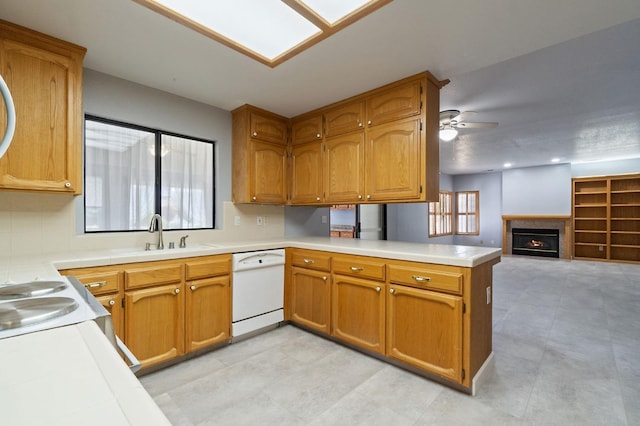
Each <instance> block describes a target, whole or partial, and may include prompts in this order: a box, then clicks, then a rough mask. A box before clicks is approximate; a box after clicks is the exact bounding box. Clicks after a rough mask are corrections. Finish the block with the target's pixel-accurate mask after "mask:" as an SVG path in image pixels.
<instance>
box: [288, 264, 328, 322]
mask: <svg viewBox="0 0 640 426" xmlns="http://www.w3.org/2000/svg"><path fill="white" fill-rule="evenodd" d="M291 275H292V276H291V320H292V321H293V322H296V323H298V324H301V325H304V326H307V327H309V328H312V329H314V330H317V331H321V332H323V333H326V334H329V333H330V331H331V330H330V328H329V327H330V313H331V286H330V284H329V276H328V274H327V273H325V272H321V271H312V270H309V269H304V268H297V267H292V268H291Z"/></svg>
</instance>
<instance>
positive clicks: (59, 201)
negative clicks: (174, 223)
mask: <svg viewBox="0 0 640 426" xmlns="http://www.w3.org/2000/svg"><path fill="white" fill-rule="evenodd" d="M76 210H77V209H76V199H74V198H72V197H71V196H67V195H55V194H32V193H26V192H0V256H24V255H29V254H43V253H54V252H72V251H77V250H82V251H86V250H100V249H112V248H132V247H140V248H143V247H144V245H145V243H147V242H150V243H154V242H155V239H156V235H155V234H153V235H152V234H150V233H148V232H119V233H105V234H78V231H77V228H82V226H80V227H78V226H76V220H82V219H81V218H76V216H77V212H76ZM216 213H217V215H222V222H221V223H222V229H214V230H188V231H187V230H185V231H165V232H164V242H165V246H168V243H169V242H172V241H173V242H175V243H176V246H177V245H178V241H179V239H180V237H181V236H183V235H187V234H188V235H189V238H188V239H187V245H189V244H199V243H200V244H201V243H215V242H223V241H234V242H235V241H255V240H263V239H278V238H283V237H284V208H283V207H282V206H264V205H234V204H233V203H231V202H224V203H223V211H222V212H220V211H218V212H216ZM259 218H261V219H259ZM259 221H260V222H261V223H262V224H261V225H258V222H259Z"/></svg>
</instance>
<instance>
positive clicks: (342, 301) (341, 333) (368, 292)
mask: <svg viewBox="0 0 640 426" xmlns="http://www.w3.org/2000/svg"><path fill="white" fill-rule="evenodd" d="M383 289H384V282H376V281H370V280H364V279H361V278H354V277H349V276H344V275H333V283H332V289H331V292H332V295H331V297H332V303H331V311H332V329H333V332H332V334H333V335H334V336H335V337H337V338H339V339H341V340H344V341H346V342H349V343H352V344H354V345H357V346H360V347H362V348H364V349H368V350H370V351H374V352H378V353H381V354H384V351H385V346H384V337H385V333H384V328H385V320H384V318H385V300H384V291H383Z"/></svg>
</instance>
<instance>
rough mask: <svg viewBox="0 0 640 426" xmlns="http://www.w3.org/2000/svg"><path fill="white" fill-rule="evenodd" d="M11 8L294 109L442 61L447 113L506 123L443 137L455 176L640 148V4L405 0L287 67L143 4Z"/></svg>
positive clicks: (107, 62)
mask: <svg viewBox="0 0 640 426" xmlns="http://www.w3.org/2000/svg"><path fill="white" fill-rule="evenodd" d="M256 1H259V0H256ZM0 18H2V19H5V20H8V21H11V22H15V23H17V24H20V25H24V26H26V27H29V28H33V29H36V30H39V31H41V32H44V33H47V34H51V35H53V36H56V37H59V38H62V39H65V40H68V41H71V42H74V43H77V44H80V45H82V46H85V47H87V49H88V51H87V56H86V58H85V66H86V67H87V68H90V69H93V70H97V71H100V72H103V73H107V74H111V75H114V76H117V77H120V78H124V79H126V80H130V81H133V82H136V83H140V84H143V85H146V86H150V87H154V88H157V89H160V90H164V91H167V92H170V93H174V94H177V95H180V96H184V97H186V98H190V99H193V100H196V101H200V102H203V103H206V104H209V105H214V106H217V107H220V108H223V109H226V110H232V109H234V108H236V107H238V106H240V105H242V104H244V103H250V104H253V105H256V106H260V107H262V108H265V109H268V110H271V111H274V112H276V113H279V114H282V115H285V116H289V117H290V116H294V115H297V114H301V113H303V112H306V111H309V110H311V109H314V108H317V107H320V106H323V105H326V104H328V103H331V102H334V101H337V100H340V99H343V98H346V97H349V96H352V95H355V94H357V93H360V92H363V91H366V90H369V89H372V88H375V87H377V86H380V85H382V84H385V83H388V82H391V81H394V80H398V79H400V78H403V77H406V76H409V75H412V74H415V73H418V72H421V71H423V70H429V71H431V72H432V73H433V74H434V75H435V76H436V77H437V78H439V79H445V78H449V79H450V80H451V83H450V84H449V85H448V86H446V87H445V88H444V89H443V90H442V92H441V110H444V109H459V110H474V111H478V114H477V115H476V116H475V117H474V120H476V121H498V122H500V126H499V127H498V128H496V129H473V130H471V129H467V130H463V131H462V132H461V135H460V136H459V137H458V139H457V140H456V141H454V142H453V143H451V142H449V143H441V170H442V172H443V173H450V174H463V173H474V172H481V171H485V170H492V169H495V170H500V169H502V165H503V163H504V162H511V163H513V167H525V166H533V165H541V164H549V161H550V159H551V158H552V157H559V158H560V159H561V161H562V162H584V161H595V160H606V159H619V158H629V157H640V44H639V43H638V40H640V1H638V0H607V1H606V2H605V1H602V0H535V1H525V0H518V1H514V0H483V1H477V0H457V1H456V2H454V3H451V2H443V1H426V0H395V1H394V2H392V3H391V4H389V5H387V6H384V7H383V8H382V9H380V10H378V11H376V12H374V13H373V14H371V15H369V16H367V17H365V18H364V19H363V20H361V21H359V22H357V23H355V24H353V25H352V26H350V27H348V28H347V29H345V30H343V31H342V32H340V33H338V34H335V35H333V36H331V37H329V38H328V39H326V40H324V41H322V42H320V43H319V44H317V45H315V46H313V47H312V48H310V49H309V50H307V51H306V52H303V53H301V54H300V55H298V56H295V57H294V58H292V59H291V60H289V61H287V62H285V63H284V64H282V65H280V66H278V67H276V68H274V69H271V68H269V67H267V66H265V65H262V64H260V63H258V62H255V61H253V60H252V59H249V58H247V57H245V56H243V55H241V54H240V53H238V52H236V51H234V50H231V49H229V48H227V47H225V46H223V45H220V44H218V43H216V42H215V41H213V40H210V39H208V38H206V37H204V36H202V35H200V34H198V33H195V32H193V31H190V30H189V29H187V28H184V27H182V26H180V25H179V24H177V23H175V22H173V21H171V20H169V19H167V18H165V17H163V16H160V15H157V14H155V13H154V12H152V11H150V10H148V9H146V8H144V7H142V6H140V5H139V4H137V3H135V2H133V1H132V0H91V1H88V0H56V1H50V0H0ZM620 24H621V25H620Z"/></svg>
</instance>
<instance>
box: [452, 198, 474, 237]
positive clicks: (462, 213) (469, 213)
mask: <svg viewBox="0 0 640 426" xmlns="http://www.w3.org/2000/svg"><path fill="white" fill-rule="evenodd" d="M479 200H480V193H479V192H478V191H463V192H456V223H457V226H456V234H458V235H479V234H480V229H479V223H480V212H479V208H480V201H479Z"/></svg>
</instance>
